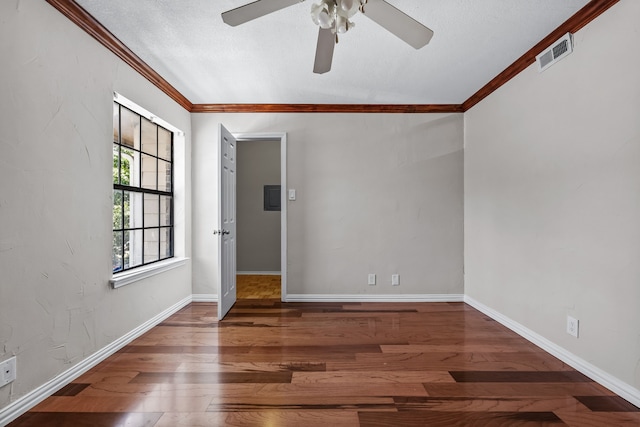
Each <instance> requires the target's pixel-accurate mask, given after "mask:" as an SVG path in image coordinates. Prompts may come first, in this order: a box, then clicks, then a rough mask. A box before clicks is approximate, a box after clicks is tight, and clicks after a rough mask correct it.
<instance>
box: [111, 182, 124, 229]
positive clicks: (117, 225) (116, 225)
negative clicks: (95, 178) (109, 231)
mask: <svg viewBox="0 0 640 427" xmlns="http://www.w3.org/2000/svg"><path fill="white" fill-rule="evenodd" d="M121 228H122V191H120V190H113V229H114V230H118V229H121Z"/></svg>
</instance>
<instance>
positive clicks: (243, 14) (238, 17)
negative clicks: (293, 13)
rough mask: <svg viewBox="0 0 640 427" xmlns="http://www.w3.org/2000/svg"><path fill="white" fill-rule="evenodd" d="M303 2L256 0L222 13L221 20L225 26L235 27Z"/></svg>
mask: <svg viewBox="0 0 640 427" xmlns="http://www.w3.org/2000/svg"><path fill="white" fill-rule="evenodd" d="M303 1H304V0H258V1H254V2H253V3H248V4H245V5H244V6H240V7H237V8H235V9H231V10H228V11H226V12H223V13H222V20H223V21H224V22H225V23H226V24H229V25H231V26H232V27H235V26H236V25H240V24H244V23H245V22H249V21H251V20H253V19H256V18H260V17H261V16H264V15H268V14H270V13H272V12H275V11H278V10H280V9H284V8H285V7H289V6H293V5H294V4H296V3H300V2H303Z"/></svg>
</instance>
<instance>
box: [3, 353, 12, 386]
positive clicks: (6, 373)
mask: <svg viewBox="0 0 640 427" xmlns="http://www.w3.org/2000/svg"><path fill="white" fill-rule="evenodd" d="M15 379H16V357H15V356H13V357H12V358H11V359H7V360H5V361H4V362H1V363H0V387H2V386H5V385H7V384H9V383H10V382H13V381H15Z"/></svg>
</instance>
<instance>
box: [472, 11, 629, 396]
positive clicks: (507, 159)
mask: <svg viewBox="0 0 640 427" xmlns="http://www.w3.org/2000/svg"><path fill="white" fill-rule="evenodd" d="M638 16H640V2H637V1H631V0H628V1H625V0H623V1H621V2H620V3H618V4H616V5H615V6H613V7H612V8H611V9H610V10H608V11H607V12H606V13H605V14H603V15H602V16H600V17H598V18H597V19H596V20H595V21H593V22H592V23H591V24H589V25H588V26H586V27H585V28H583V29H582V30H580V31H579V32H578V33H576V34H575V51H574V53H573V54H572V55H570V56H568V57H567V58H565V59H564V60H562V61H560V62H559V63H557V64H555V65H554V66H553V67H551V68H549V69H548V70H547V71H545V72H544V73H542V74H539V73H538V71H537V68H536V66H535V65H532V66H531V67H529V68H528V69H527V70H525V71H524V72H523V73H521V74H520V75H518V76H517V77H516V78H514V79H513V80H512V81H510V82H509V83H508V84H507V85H505V86H503V87H502V88H501V89H499V90H498V91H497V92H495V93H494V94H492V95H491V96H490V97H489V98H487V99H485V100H484V101H483V102H482V103H480V104H479V105H477V106H476V107H474V108H473V109H471V110H470V111H468V112H467V113H466V114H465V122H466V127H465V132H466V134H465V135H466V136H465V293H466V294H467V295H469V296H471V297H472V298H474V299H476V300H478V301H479V302H481V303H483V304H485V305H487V306H489V307H491V308H493V309H494V310H497V311H498V312H500V313H502V314H504V315H505V316H507V317H510V318H511V319H513V320H515V321H517V322H519V323H521V324H522V325H524V326H525V327H527V328H529V329H531V330H533V331H534V332H536V333H538V334H540V335H542V336H543V337H545V338H547V339H549V340H550V341H552V342H554V343H556V344H558V345H560V346H561V347H563V348H565V349H566V350H567V351H569V352H571V353H573V354H575V355H577V356H578V357H581V358H582V359H584V360H585V361H587V362H589V363H591V364H593V365H595V366H596V367H598V368H600V369H602V370H603V371H605V372H607V373H609V374H611V375H613V376H615V377H616V378H618V379H620V380H621V381H622V382H624V383H626V384H628V385H630V386H633V387H635V389H636V396H637V395H639V392H638V391H637V390H638V389H640V285H639V284H640V262H638V260H640V79H639V78H638V76H639V75H640V49H638V46H639V45H640V32H639V31H638V20H637V17H638ZM567 315H571V316H573V317H576V318H578V319H579V320H580V337H579V338H578V339H576V338H573V337H571V336H569V335H567V334H566V333H565V328H566V316H567Z"/></svg>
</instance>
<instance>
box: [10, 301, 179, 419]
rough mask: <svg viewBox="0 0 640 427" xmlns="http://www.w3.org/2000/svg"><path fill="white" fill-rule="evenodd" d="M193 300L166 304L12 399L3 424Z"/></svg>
mask: <svg viewBox="0 0 640 427" xmlns="http://www.w3.org/2000/svg"><path fill="white" fill-rule="evenodd" d="M190 302H191V295H189V296H188V297H186V298H183V299H182V300H181V301H179V302H177V303H175V304H174V305H172V306H171V307H169V308H167V309H166V310H164V311H163V312H162V313H160V314H158V315H156V316H154V317H153V318H151V319H150V320H148V321H146V322H145V323H143V324H142V325H140V326H138V327H137V328H135V329H134V330H132V331H130V332H129V333H127V334H125V335H123V336H122V337H120V338H118V339H117V340H115V341H113V342H112V343H111V344H109V345H107V346H105V347H103V348H101V349H100V350H98V351H96V352H95V353H93V354H92V355H91V356H89V357H87V358H86V359H84V360H82V361H81V362H79V363H78V364H76V365H74V366H72V367H71V368H69V369H67V370H66V371H64V372H62V373H61V374H59V375H57V376H56V377H54V378H53V379H51V380H49V381H47V382H46V383H44V384H42V385H41V386H40V387H38V388H36V389H34V390H32V391H31V392H29V393H27V394H26V395H24V396H22V397H21V398H19V399H18V400H16V401H15V402H13V403H10V404H9V405H8V406H6V407H4V408H3V409H2V410H1V411H0V426H4V425H6V424H8V423H10V422H11V421H13V420H14V419H16V418H18V417H19V416H20V415H22V414H23V413H25V412H27V411H28V410H29V409H31V408H33V407H34V406H36V405H37V404H38V403H40V402H42V401H43V400H44V399H46V398H47V397H49V396H51V395H52V394H53V393H55V392H56V391H58V390H59V389H61V388H62V387H64V386H66V385H67V384H69V383H70V382H72V381H73V380H74V379H76V378H78V377H79V376H80V375H82V374H84V373H85V372H87V371H88V370H89V369H91V368H93V367H94V366H96V365H97V364H98V363H100V362H102V361H103V360H104V359H106V358H107V357H109V356H111V355H113V354H114V353H115V352H117V351H118V350H120V349H121V348H122V347H124V346H125V345H127V344H129V343H130V342H131V341H133V340H134V339H136V338H138V337H140V336H141V335H142V334H144V333H145V332H147V331H149V330H150V329H151V328H153V327H154V326H156V325H157V324H158V323H161V322H162V321H163V320H165V319H166V318H168V317H169V316H171V315H172V314H174V313H175V312H177V311H178V310H180V309H181V308H183V307H185V306H186V305H187V304H189V303H190Z"/></svg>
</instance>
